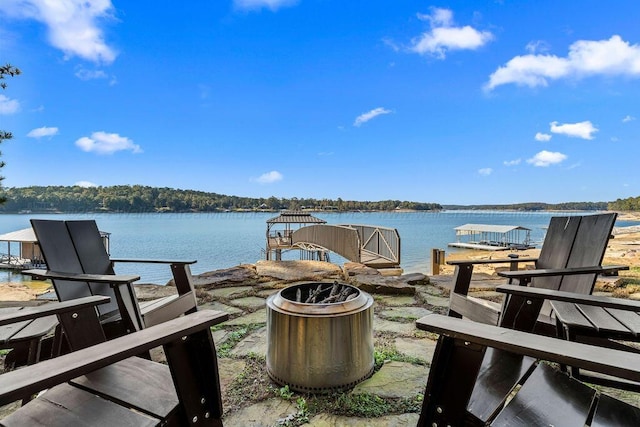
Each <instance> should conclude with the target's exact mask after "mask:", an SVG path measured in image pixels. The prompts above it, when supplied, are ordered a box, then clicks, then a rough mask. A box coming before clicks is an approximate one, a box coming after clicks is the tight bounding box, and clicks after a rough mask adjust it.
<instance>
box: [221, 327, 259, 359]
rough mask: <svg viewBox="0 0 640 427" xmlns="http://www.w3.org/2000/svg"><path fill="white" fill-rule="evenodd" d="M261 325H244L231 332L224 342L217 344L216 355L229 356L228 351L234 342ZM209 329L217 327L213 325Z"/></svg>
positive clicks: (236, 342)
mask: <svg viewBox="0 0 640 427" xmlns="http://www.w3.org/2000/svg"><path fill="white" fill-rule="evenodd" d="M261 326H262V325H260V324H253V325H246V326H241V327H239V328H238V329H236V330H234V331H233V332H231V333H230V334H229V336H228V337H227V339H226V340H225V341H224V343H223V344H222V345H220V346H217V351H218V357H229V356H230V354H229V353H230V351H231V350H232V349H233V348H234V347H235V346H236V344H238V343H239V342H240V341H242V340H243V339H244V338H245V337H246V336H247V335H249V334H250V333H251V332H253V331H255V330H257V329H260V327H261ZM211 330H212V331H214V330H217V328H215V327H214V328H211Z"/></svg>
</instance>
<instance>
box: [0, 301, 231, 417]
mask: <svg viewBox="0 0 640 427" xmlns="http://www.w3.org/2000/svg"><path fill="white" fill-rule="evenodd" d="M104 300H106V301H108V298H106V297H98V296H93V297H86V298H79V299H73V300H71V301H67V302H63V303H51V304H47V305H45V306H41V307H37V308H34V309H28V310H22V311H20V312H19V316H20V317H19V318H15V319H11V318H10V316H2V317H0V325H7V324H8V323H10V322H12V321H21V320H27V319H32V318H35V317H39V316H46V315H51V314H56V315H58V317H59V319H60V323H61V324H62V327H63V329H64V333H65V336H66V337H67V338H68V339H69V342H70V345H71V349H72V350H76V351H73V352H71V353H69V354H66V355H64V356H60V357H58V358H55V359H50V360H46V361H44V362H40V363H37V364H35V365H31V366H29V367H27V368H24V369H18V370H15V371H11V372H7V373H5V374H3V375H0V405H5V404H8V403H11V402H14V401H16V400H19V399H22V398H23V397H24V396H32V395H34V394H36V393H39V392H41V391H43V390H46V391H45V392H44V393H40V394H39V395H38V397H37V398H36V399H35V400H32V401H30V402H29V403H28V404H26V405H24V406H23V407H22V408H20V409H18V410H16V411H15V412H13V413H12V414H10V415H9V416H7V417H6V418H4V419H3V420H1V421H0V425H3V426H30V427H31V426H48V427H53V426H60V427H62V426H64V427H66V426H72V425H96V426H152V425H157V426H159V425H205V426H222V421H221V417H222V400H221V394H220V379H219V374H218V365H217V358H216V350H215V346H214V343H213V338H212V336H211V329H210V327H211V326H213V325H215V324H217V323H220V322H222V321H224V320H226V319H227V318H228V315H227V314H225V313H222V312H219V311H213V310H203V311H200V312H197V313H192V314H189V315H186V316H182V317H180V318H177V319H174V320H170V321H167V322H164V323H162V324H159V325H156V326H152V327H149V328H146V329H144V330H142V331H138V332H135V333H132V334H128V335H125V336H122V337H119V338H116V339H114V340H111V341H108V342H105V335H104V333H103V331H102V328H101V326H100V322H99V320H98V316H97V314H96V310H95V308H94V305H95V304H99V303H101V302H104ZM14 316H15V315H14ZM160 345H161V346H163V349H164V352H165V354H166V357H167V362H168V366H167V365H163V364H159V363H155V362H152V361H150V360H146V359H142V358H139V357H134V356H135V355H137V354H141V353H144V352H148V351H149V350H150V349H151V348H154V347H157V346H160Z"/></svg>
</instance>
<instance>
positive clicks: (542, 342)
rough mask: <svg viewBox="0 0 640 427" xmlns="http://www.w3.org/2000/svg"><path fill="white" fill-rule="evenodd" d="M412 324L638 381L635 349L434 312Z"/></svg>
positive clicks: (639, 367) (639, 373) (639, 360)
mask: <svg viewBox="0 0 640 427" xmlns="http://www.w3.org/2000/svg"><path fill="white" fill-rule="evenodd" d="M416 326H417V327H418V329H422V330H425V331H429V332H435V333H437V334H441V335H445V336H448V337H451V338H454V339H457V340H460V341H463V342H465V343H475V344H479V345H481V346H486V347H493V348H497V349H500V350H505V351H508V352H511V353H515V354H520V355H526V356H531V357H534V358H537V359H542V360H547V361H551V362H557V363H561V364H566V365H569V366H576V367H578V368H582V369H588V370H591V371H596V372H601V373H606V374H608V375H613V376H615V377H618V378H626V379H629V380H631V381H640V355H638V354H637V353H632V352H626V351H620V350H612V349H609V348H604V347H596V346H591V345H587V344H581V343H577V342H572V341H563V340H559V339H557V338H551V337H545V336H542V335H536V334H531V333H527V332H522V331H517V330H514V329H506V328H501V327H498V326H492V325H485V324H482V323H477V322H470V321H468V320H462V319H456V318H453V317H447V316H442V315H438V314H430V315H427V316H425V317H423V318H421V319H419V320H418V321H417V322H416Z"/></svg>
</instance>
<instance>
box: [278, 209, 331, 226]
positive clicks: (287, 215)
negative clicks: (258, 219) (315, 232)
mask: <svg viewBox="0 0 640 427" xmlns="http://www.w3.org/2000/svg"><path fill="white" fill-rule="evenodd" d="M326 223H327V221H325V220H324V219H320V218H316V217H315V216H313V215H311V214H310V213H307V212H302V211H285V212H282V213H281V214H280V216H277V217H274V218H271V219H268V220H267V224H326Z"/></svg>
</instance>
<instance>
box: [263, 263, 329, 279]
mask: <svg viewBox="0 0 640 427" xmlns="http://www.w3.org/2000/svg"><path fill="white" fill-rule="evenodd" d="M256 272H257V273H258V276H260V277H271V278H274V279H279V280H282V281H286V282H297V281H302V280H308V281H316V280H323V279H329V278H332V279H342V269H341V268H340V266H338V265H336V264H331V263H329V262H323V261H306V260H303V261H266V260H259V261H258V262H256Z"/></svg>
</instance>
